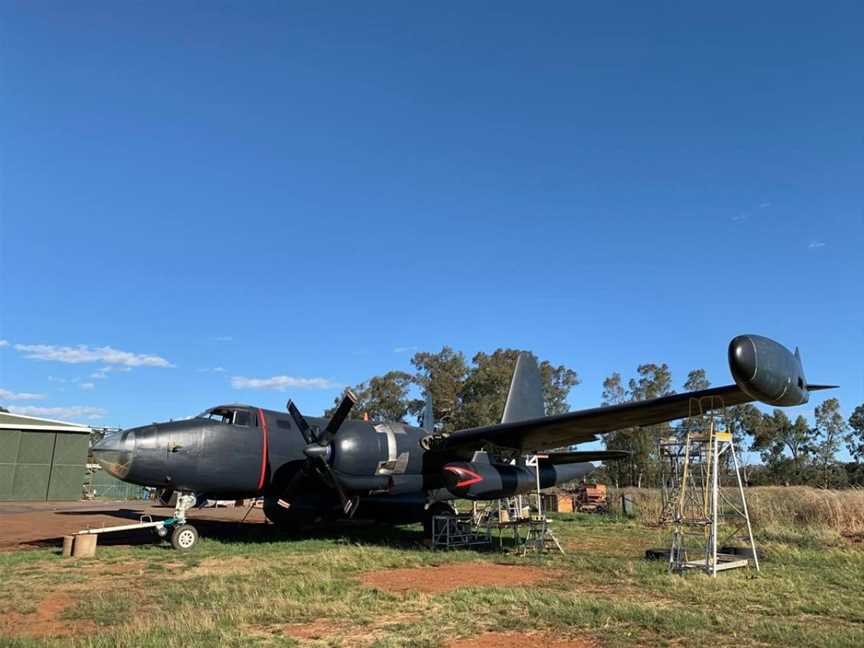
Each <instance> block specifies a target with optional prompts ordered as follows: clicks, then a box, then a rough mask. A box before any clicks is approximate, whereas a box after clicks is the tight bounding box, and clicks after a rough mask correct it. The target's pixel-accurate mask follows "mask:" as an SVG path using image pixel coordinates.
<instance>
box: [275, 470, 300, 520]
mask: <svg viewBox="0 0 864 648" xmlns="http://www.w3.org/2000/svg"><path fill="white" fill-rule="evenodd" d="M305 478H306V466H305V464H304V466H303V467H302V468H300V469H299V470H298V471H297V472H295V473H294V475H293V476H292V477H291V479H290V480H289V481H288V485H287V486H285V490H283V491H282V494H281V496H280V497H279V500H278V501H277V502H276V503H277V504H278V505H279V506H281V507H282V508H286V509H287V508H291V503H292V502H291V500H292V499H294V492H295V491H296V490H297V488H298V487H299V486H300V484H301V482H302V481H303V480H304V479H305Z"/></svg>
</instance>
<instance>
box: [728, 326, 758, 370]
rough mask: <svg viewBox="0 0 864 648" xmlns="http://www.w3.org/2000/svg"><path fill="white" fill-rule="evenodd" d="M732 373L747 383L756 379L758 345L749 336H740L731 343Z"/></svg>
mask: <svg viewBox="0 0 864 648" xmlns="http://www.w3.org/2000/svg"><path fill="white" fill-rule="evenodd" d="M729 364H730V365H731V369H732V373H733V375H735V376H739V377H740V378H741V379H742V380H744V381H745V382H747V381H751V380H753V379H754V378H755V377H756V344H755V343H754V342H753V339H752V338H751V337H750V336H749V335H739V336H738V337H736V338H734V339H733V340H732V342H730V343H729Z"/></svg>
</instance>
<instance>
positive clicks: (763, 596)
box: [0, 515, 864, 648]
mask: <svg viewBox="0 0 864 648" xmlns="http://www.w3.org/2000/svg"><path fill="white" fill-rule="evenodd" d="M268 529H269V527H263V526H261V527H260V529H259V530H258V531H259V533H260V534H261V535H258V536H257V537H248V538H245V539H237V540H236V541H232V542H228V541H218V540H212V539H211V540H208V539H203V540H202V541H201V543H200V544H199V545H198V546H197V547H196V548H195V549H193V550H192V551H191V552H189V553H180V552H176V551H173V550H171V549H166V548H164V547H159V546H155V545H154V546H146V545H145V546H137V547H101V548H100V550H99V555H98V557H97V558H96V559H90V560H71V559H66V560H64V559H62V558H60V557H58V556H57V555H56V550H49V549H39V550H32V551H17V552H10V553H3V554H0V645H2V646H22V647H23V646H44V645H75V646H93V647H98V646H106V647H107V646H133V645H134V646H153V647H154V648H155V647H158V648H164V647H166V646H178V647H180V646H183V647H186V646H213V645H217V644H218V645H229V646H232V645H236V646H241V645H243V646H246V645H262V646H265V645H269V646H292V645H313V646H370V645H374V646H446V645H447V644H448V643H450V642H451V641H453V640H455V639H457V638H459V637H469V636H472V635H478V634H481V633H483V632H484V631H486V630H494V631H499V632H502V631H504V632H513V633H533V634H531V637H530V638H526V639H525V642H526V643H524V645H526V646H529V645H535V642H537V641H538V640H539V639H542V638H546V639H552V638H554V639H560V640H564V639H570V640H573V641H574V642H575V643H573V644H571V645H586V646H587V645H601V646H630V645H646V644H652V645H688V646H689V645H715V646H716V645H723V646H728V645H736V646H757V645H786V646H859V647H860V646H862V645H864V544H862V543H861V542H860V540H861V538H860V537H859V538H858V541H857V542H856V541H855V538H843V537H840V536H837V535H827V536H826V535H825V534H824V533H821V532H814V533H811V532H807V531H801V530H797V531H796V530H794V529H782V530H778V529H777V528H774V529H773V530H771V531H763V532H761V537H760V543H761V546H762V548H763V549H764V550H765V551H766V560H765V562H764V564H763V572H762V573H761V574H756V573H753V572H750V571H745V570H738V571H737V572H727V573H725V574H722V575H721V576H719V577H718V578H716V579H711V578H709V577H707V576H703V575H701V574H690V575H687V576H684V577H682V576H670V575H668V574H667V573H666V570H665V565H664V564H661V563H657V562H648V561H645V560H643V559H642V558H641V557H642V555H643V553H644V550H645V549H646V548H648V547H657V546H664V545H666V544H667V539H666V536H665V535H664V534H663V533H662V532H661V531H658V530H656V529H651V528H649V527H647V526H645V525H644V524H642V523H641V522H639V521H630V520H624V519H619V518H605V517H599V516H594V517H592V516H586V515H563V516H559V518H558V519H557V520H556V522H555V530H556V533H557V535H558V536H559V538H560V539H561V540H562V543H563V544H564V545H565V548H566V550H567V555H566V556H563V557H562V556H549V557H543V558H536V557H535V558H530V557H529V558H520V557H516V556H509V555H503V554H498V553H477V552H468V551H459V552H450V553H445V552H432V551H430V550H428V549H425V548H423V547H422V546H420V544H419V542H420V531H419V529H417V528H414V527H406V528H398V529H387V530H384V531H381V530H379V529H374V528H366V529H350V530H345V529H342V530H341V531H338V532H336V531H334V532H330V533H329V534H322V535H321V536H320V537H317V538H314V539H304V540H299V541H298V540H294V541H291V540H286V539H282V538H279V537H278V536H275V535H272V534H273V533H274V532H273V531H271V530H268ZM381 533H383V534H384V535H383V537H382V536H381V535H380V534H381ZM497 563H507V564H513V565H523V566H526V567H527V568H526V569H525V575H526V577H525V578H524V579H523V578H522V576H520V574H521V573H522V572H521V571H520V570H518V569H516V570H513V572H512V573H513V574H514V578H513V582H512V584H510V585H507V586H501V585H499V586H483V587H477V586H473V585H474V583H472V582H471V581H472V580H474V577H472V576H470V574H475V575H476V574H478V573H483V572H484V570H493V569H494V568H495V566H496V564H497ZM442 565H443V566H446V565H456V567H457V568H458V569H456V570H449V571H447V572H446V574H447V576H445V577H444V579H445V581H446V582H443V583H438V587H437V588H432V589H431V590H429V591H418V589H419V590H422V589H427V590H428V589H429V588H427V587H424V586H427V585H429V584H430V583H434V581H435V580H436V579H439V580H440V579H441V578H442V577H441V576H440V573H441V571H442V570H440V569H438V570H436V569H435V567H434V566H442ZM396 568H428V569H420V570H419V571H417V572H407V573H403V574H402V579H403V581H404V580H405V577H406V576H407V577H408V578H409V579H416V583H417V588H409V589H407V590H404V591H388V588H387V587H386V585H384V586H382V585H381V583H382V582H384V583H386V582H387V580H388V578H389V575H388V574H387V573H381V572H382V570H389V569H396ZM375 572H378V573H377V574H376V581H375V582H377V583H378V585H377V586H373V585H369V584H368V583H367V584H364V579H365V578H367V576H368V574H370V573H375ZM463 572H464V573H465V574H466V575H467V576H465V577H464V578H463V577H461V576H459V574H461V573H463ZM508 573H510V572H508ZM454 574H456V575H455V576H454ZM538 574H540V575H541V576H542V578H540V579H539V580H538V578H537V576H538ZM528 575H531V578H530V579H529V578H528V577H527V576H528ZM532 579H533V580H532ZM403 589H404V588H403ZM52 635H59V636H52ZM580 640H581V641H583V642H584V643H582V644H580V643H579V641H580ZM562 645H563V644H562Z"/></svg>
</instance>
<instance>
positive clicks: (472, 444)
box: [92, 335, 833, 549]
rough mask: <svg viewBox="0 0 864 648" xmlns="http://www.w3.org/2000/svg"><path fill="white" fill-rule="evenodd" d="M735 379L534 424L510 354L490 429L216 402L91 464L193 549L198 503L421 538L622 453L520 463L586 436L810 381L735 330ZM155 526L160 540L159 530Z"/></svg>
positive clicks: (128, 439) (106, 446)
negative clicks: (469, 508)
mask: <svg viewBox="0 0 864 648" xmlns="http://www.w3.org/2000/svg"><path fill="white" fill-rule="evenodd" d="M728 358H729V369H730V372H731V374H732V377H733V379H734V384H732V385H727V386H723V387H713V388H710V389H705V390H700V391H695V392H687V393H682V394H674V395H671V396H663V397H660V398H655V399H651V400H642V401H635V402H629V403H623V404H620V405H612V406H607V407H597V408H592V409H586V410H580V411H575V412H568V413H566V414H559V415H555V416H545V411H544V404H543V390H542V382H541V378H540V372H539V369H538V366H537V361H536V359H535V358H534V357H533V356H532V355H531V354H528V353H521V354H520V355H519V356H518V359H517V362H516V367H515V370H514V373H513V378H512V381H511V385H510V390H509V393H508V396H507V400H506V404H505V406H504V413H503V417H502V419H501V423H500V424H497V425H486V426H482V427H477V428H472V429H465V430H458V431H455V432H451V433H439V432H436V431H435V430H434V427H433V425H432V421H431V418H432V417H431V406H430V403H429V402H428V401H427V405H426V412H425V413H424V416H423V419H422V420H423V422H424V423H423V426H422V427H415V426H411V425H407V424H405V423H401V422H386V421H385V422H370V421H365V420H359V419H349V418H348V417H349V414H350V412H351V409H352V407H353V406H354V404H355V402H356V397H355V396H354V395H353V394H352V393H351V392H350V390H349V391H347V392H346V393H345V395H344V397H343V399H342V401H341V403H340V404H339V406H338V407H337V408H336V410H335V412H334V413H333V415H332V417H330V418H329V419H328V418H321V417H306V416H304V415H303V414H301V413H300V411H299V410H298V409H297V407H296V405H295V404H294V403H293V401H289V402H288V404H287V411H285V412H280V411H274V410H268V409H264V408H261V407H255V406H251V405H220V406H217V407H212V408H210V409H208V410H205V411H204V412H203V413H201V414H200V415H198V416H196V417H194V418H191V419H186V420H181V421H171V422H167V423H154V424H152V425H146V426H142V427H136V428H131V429H126V430H120V431H118V432H114V433H112V434H109V435H106V436H105V437H104V438H103V439H102V440H100V441H99V442H98V443H97V444H95V445H94V446H93V448H92V453H93V456H94V458H95V459H96V460H97V461H98V462H99V463H100V464H101V465H102V467H103V468H104V469H105V470H106V471H107V472H109V473H110V474H112V475H114V476H115V477H117V478H119V479H121V480H123V481H126V482H130V483H133V484H139V485H143V486H152V487H156V488H164V489H173V491H175V492H176V493H177V494H178V498H177V505H176V507H175V511H174V517H173V518H170V519H169V520H168V521H166V525H165V526H166V527H171V529H172V535H171V543H172V544H173V545H174V547H175V548H178V549H189V548H191V547H192V546H193V545H194V544H195V543H196V542H197V540H198V533H197V531H196V530H195V528H194V526H192V525H191V524H189V523H188V522H187V519H186V512H187V511H188V510H189V509H190V508H192V507H193V506H195V504H196V502H198V501H201V500H203V499H204V498H207V499H245V498H257V497H262V498H263V510H264V514H265V516H266V517H267V519H268V520H270V521H271V522H272V523H274V524H276V525H277V526H279V527H281V528H283V529H287V530H289V531H293V532H298V531H300V530H302V529H303V528H305V527H307V526H308V525H310V524H311V523H313V522H316V521H318V520H321V519H337V518H356V519H371V520H375V521H377V522H380V523H390V524H409V523H416V522H422V523H423V525H424V531H425V532H426V534H427V537H428V536H429V535H431V523H432V522H431V521H432V518H433V517H434V516H436V515H453V514H454V513H455V511H454V509H453V507H452V505H451V504H450V502H451V501H453V500H455V499H457V498H464V499H470V500H495V499H500V498H503V497H509V496H512V495H517V494H521V493H528V492H531V491H532V490H534V489H535V488H536V487H537V473H535V470H537V471H538V472H539V485H540V487H541V488H547V487H550V486H554V485H557V484H562V483H565V482H569V481H573V480H576V479H580V478H582V477H584V476H585V475H587V474H588V473H590V472H591V471H592V470H594V469H595V466H594V464H593V463H591V462H593V461H603V460H614V459H621V458H623V457H625V456H627V453H626V452H621V451H601V450H597V451H594V450H591V451H582V452H579V451H572V452H551V453H548V454H544V455H540V457H541V458H540V459H539V460H538V463H537V467H536V468H533V469H532V468H531V467H529V466H527V465H526V462H525V459H524V458H525V457H526V455H531V454H536V453H541V452H544V451H548V450H553V449H556V448H562V447H565V446H568V447H569V446H572V445H576V444H581V443H587V442H591V441H595V440H597V439H598V435H602V434H604V433H608V432H612V431H615V430H620V429H624V428H631V427H637V426H649V425H655V424H658V423H662V422H666V421H672V420H675V419H680V418H685V417H687V416H689V415H690V412H691V404H692V402H693V401H694V399H698V400H699V402H709V403H710V404H709V405H708V408H709V409H711V408H715V409H716V408H719V407H722V406H733V405H740V404H743V403H748V402H753V401H759V402H761V403H765V404H768V405H775V406H781V407H786V406H794V405H802V404H804V403H806V402H807V401H808V399H809V393H810V392H813V391H817V390H823V389H830V388H832V387H833V386H831V385H809V384H808V383H807V381H806V378H805V377H804V369H803V366H802V363H801V357H800V354H799V352H798V349H797V348H796V349H795V352H794V353H793V352H791V351H789V349H787V348H786V347H784V346H783V345H781V344H780V343H778V342H775V341H773V340H771V339H769V338H766V337H762V336H758V335H739V336H737V337H735V338H734V339H733V340H732V341H731V342H730V344H729V350H728ZM167 533H168V530H167V529H166V530H165V531H163V532H161V534H163V535H167Z"/></svg>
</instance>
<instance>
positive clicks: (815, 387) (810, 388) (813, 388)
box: [807, 385, 838, 391]
mask: <svg viewBox="0 0 864 648" xmlns="http://www.w3.org/2000/svg"><path fill="white" fill-rule="evenodd" d="M837 387H838V385H807V391H822V390H823V389H837Z"/></svg>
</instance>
